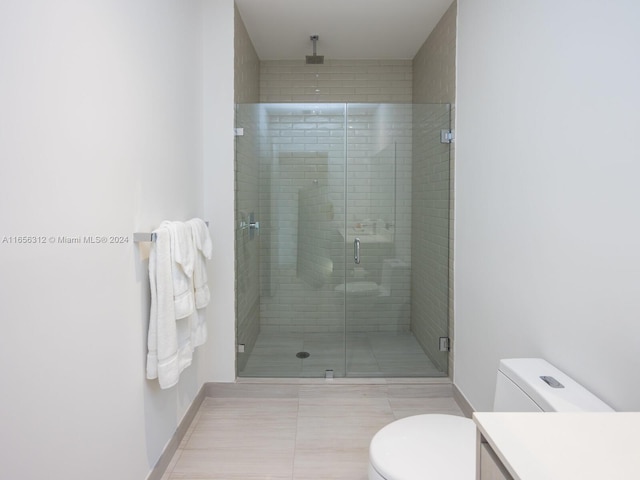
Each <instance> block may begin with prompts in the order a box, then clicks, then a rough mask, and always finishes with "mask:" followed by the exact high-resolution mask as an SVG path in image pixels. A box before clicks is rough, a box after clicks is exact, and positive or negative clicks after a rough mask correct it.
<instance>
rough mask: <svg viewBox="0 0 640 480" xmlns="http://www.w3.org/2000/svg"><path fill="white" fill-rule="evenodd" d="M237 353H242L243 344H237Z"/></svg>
mask: <svg viewBox="0 0 640 480" xmlns="http://www.w3.org/2000/svg"><path fill="white" fill-rule="evenodd" d="M238 353H244V343H239V344H238Z"/></svg>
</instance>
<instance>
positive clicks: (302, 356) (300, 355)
mask: <svg viewBox="0 0 640 480" xmlns="http://www.w3.org/2000/svg"><path fill="white" fill-rule="evenodd" d="M310 355H311V354H310V353H309V352H298V353H296V357H298V358H309V356H310Z"/></svg>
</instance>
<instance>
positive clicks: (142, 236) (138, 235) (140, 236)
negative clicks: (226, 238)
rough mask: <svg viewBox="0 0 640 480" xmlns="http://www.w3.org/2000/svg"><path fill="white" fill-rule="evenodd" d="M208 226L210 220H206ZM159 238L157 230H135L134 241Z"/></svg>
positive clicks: (149, 240)
mask: <svg viewBox="0 0 640 480" xmlns="http://www.w3.org/2000/svg"><path fill="white" fill-rule="evenodd" d="M204 223H205V224H206V225H207V227H208V226H209V222H208V221H207V222H204ZM157 239H158V235H157V234H156V233H155V232H134V234H133V241H134V242H135V243H142V242H155V241H156V240H157Z"/></svg>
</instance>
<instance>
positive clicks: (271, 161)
mask: <svg viewBox="0 0 640 480" xmlns="http://www.w3.org/2000/svg"><path fill="white" fill-rule="evenodd" d="M263 108H264V109H265V111H266V112H267V113H265V119H266V128H265V134H264V135H262V136H261V142H262V143H261V147H260V151H261V152H262V153H261V170H260V177H259V178H260V188H259V190H260V196H261V198H260V205H261V210H260V218H261V221H262V222H263V224H264V225H265V227H264V229H263V230H262V233H261V235H262V236H261V240H260V244H261V246H260V248H261V250H260V265H261V268H260V275H261V286H262V288H261V302H260V304H261V309H260V330H261V331H263V332H265V333H271V332H274V331H286V332H300V333H303V332H305V333H308V332H327V333H329V332H341V331H343V330H344V293H343V292H344V286H343V284H344V281H345V280H344V275H345V272H346V275H347V281H348V282H350V281H357V280H361V279H359V278H358V271H357V267H356V265H355V264H354V262H353V258H352V257H351V254H350V252H348V251H345V240H344V237H343V236H341V234H340V232H339V227H340V226H344V225H345V222H346V226H347V229H348V228H350V227H352V226H353V225H356V224H357V223H360V222H362V221H363V220H364V219H372V220H373V219H378V218H384V219H385V220H386V221H387V222H388V223H389V224H393V226H392V227H391V228H393V229H394V234H395V243H394V244H393V246H392V244H388V245H377V246H375V247H374V246H368V245H366V244H365V245H363V271H365V270H366V273H367V275H368V276H367V278H366V280H367V281H372V282H375V283H377V284H379V285H380V284H381V283H382V265H383V261H384V260H385V259H388V258H398V259H402V260H405V261H406V262H407V263H408V262H409V260H410V248H411V242H410V231H411V226H410V221H411V147H412V144H411V138H412V129H411V121H412V107H411V105H406V106H404V105H394V106H389V105H350V106H349V107H348V108H349V114H348V116H347V118H346V122H345V117H344V111H345V106H344V105H326V106H325V109H324V110H323V109H320V112H318V111H312V110H306V111H302V110H300V108H296V107H293V106H292V108H291V109H289V111H283V110H282V106H281V105H280V106H275V107H274V106H269V105H264V106H263ZM274 108H275V110H278V111H277V112H276V111H273V109H274ZM270 109H272V111H271V112H269V110H270ZM305 112H306V113H305ZM323 112H324V113H323ZM345 135H346V148H347V155H346V156H347V158H348V164H347V166H346V167H345ZM345 174H346V175H347V177H348V180H347V185H348V186H347V191H346V201H347V202H348V207H347V209H346V210H345V190H344V184H345V182H344V178H345ZM394 177H395V183H394V181H393V179H394ZM342 229H343V230H344V227H342ZM343 234H344V231H343ZM347 250H348V249H347ZM318 253H320V254H318ZM326 259H331V263H330V264H329V265H328V264H327V262H326ZM405 277H406V278H397V279H395V280H396V284H395V290H394V299H393V300H391V301H390V299H389V298H383V299H381V301H380V302H376V298H375V297H372V298H370V299H369V298H367V299H362V301H359V302H356V303H355V304H353V303H352V305H355V307H354V309H353V310H352V311H349V312H348V317H349V322H348V329H349V331H357V332H365V331H366V332H372V331H389V330H391V331H407V330H408V329H409V309H408V302H409V289H410V286H409V280H410V279H409V272H408V270H407V271H406V272H405ZM300 279H303V280H304V281H303V282H301V281H300ZM341 284H342V287H341V286H340V285H341ZM305 289H312V290H313V292H312V293H313V294H310V293H311V292H306V290H305ZM377 303H379V304H380V305H377ZM390 317H392V318H393V320H392V321H390Z"/></svg>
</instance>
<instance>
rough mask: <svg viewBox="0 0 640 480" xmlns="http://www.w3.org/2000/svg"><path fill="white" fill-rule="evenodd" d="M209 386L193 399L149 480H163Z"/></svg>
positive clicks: (204, 385) (204, 387)
mask: <svg viewBox="0 0 640 480" xmlns="http://www.w3.org/2000/svg"><path fill="white" fill-rule="evenodd" d="M207 385H208V384H206V383H205V384H203V385H202V387H200V391H199V392H198V394H197V395H196V396H195V398H194V399H193V402H191V406H190V407H189V408H188V409H187V412H186V413H185V414H184V417H182V420H181V421H180V424H179V425H178V426H177V427H176V431H175V432H174V434H173V436H172V437H171V440H169V442H168V443H167V445H166V446H165V447H164V450H163V451H162V454H161V455H160V458H159V459H158V461H157V462H156V464H155V465H154V467H153V470H151V472H149V475H147V480H161V479H162V476H163V475H164V472H165V471H166V470H167V467H168V466H169V463H171V459H172V458H173V456H174V455H175V453H176V451H177V450H178V446H179V445H180V442H181V441H182V439H183V438H184V435H185V434H186V433H187V430H188V429H189V425H191V422H192V421H193V419H194V418H195V416H196V413H198V409H199V408H200V405H202V401H203V400H204V399H205V397H206V396H207V391H208V386H207Z"/></svg>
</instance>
